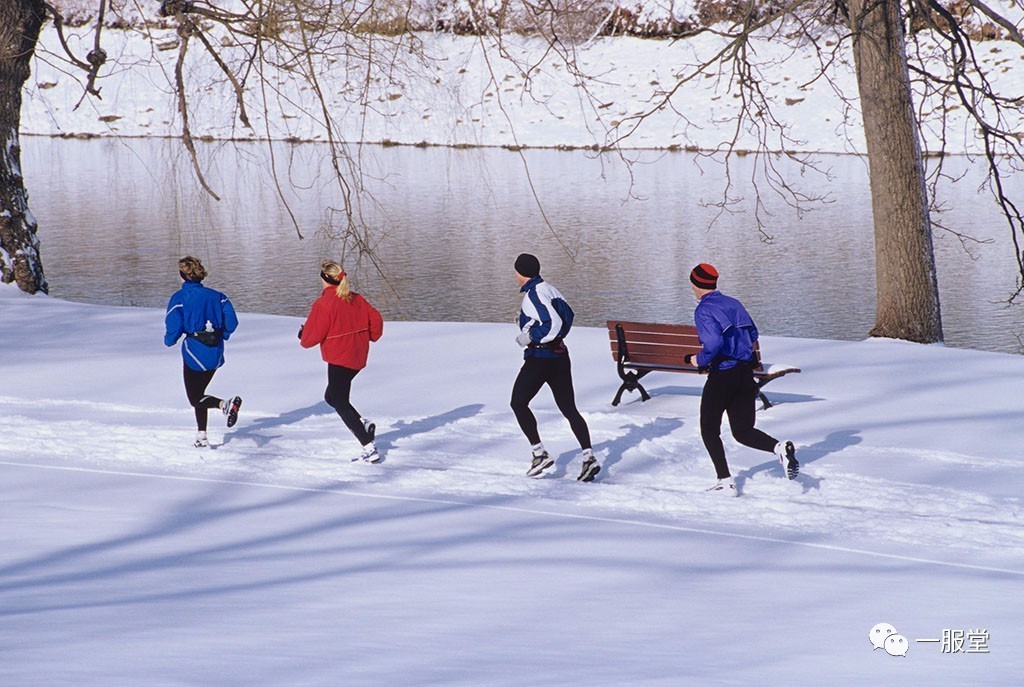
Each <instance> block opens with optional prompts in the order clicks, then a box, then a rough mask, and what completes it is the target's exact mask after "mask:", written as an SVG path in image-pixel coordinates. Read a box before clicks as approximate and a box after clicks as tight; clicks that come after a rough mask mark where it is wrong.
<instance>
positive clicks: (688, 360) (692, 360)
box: [683, 353, 697, 367]
mask: <svg viewBox="0 0 1024 687" xmlns="http://www.w3.org/2000/svg"><path fill="white" fill-rule="evenodd" d="M683 365H689V366H690V367H697V354H696V353H687V354H686V355H684V356H683Z"/></svg>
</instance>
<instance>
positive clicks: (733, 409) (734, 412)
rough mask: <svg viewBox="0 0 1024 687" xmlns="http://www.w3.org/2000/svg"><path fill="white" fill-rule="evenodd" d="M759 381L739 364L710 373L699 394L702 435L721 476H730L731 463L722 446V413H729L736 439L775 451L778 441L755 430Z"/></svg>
mask: <svg viewBox="0 0 1024 687" xmlns="http://www.w3.org/2000/svg"><path fill="white" fill-rule="evenodd" d="M756 399H757V382H755V381H754V376H753V375H752V374H751V373H750V368H749V367H747V366H746V365H743V364H740V365H737V366H736V367H732V368H729V369H728V370H719V371H717V372H712V373H711V374H710V375H708V380H707V382H705V383H704V393H703V394H702V395H701V397H700V436H701V439H703V440H704V446H705V448H707V450H708V453H709V454H710V455H711V462H712V463H714V464H715V472H717V473H718V478H719V479H724V478H726V477H728V476H729V463H727V462H726V460H725V447H724V446H723V445H722V415H723V413H724V414H728V416H729V428H730V429H731V430H732V435H733V437H734V438H735V439H736V441H738V442H740V443H741V444H743V445H744V446H749V447H750V448H756V449H757V450H759V451H768V452H769V453H770V452H772V451H773V450H775V444H777V443H778V441H776V440H775V439H774V438H772V437H771V436H769V435H767V434H765V433H764V432H762V431H761V430H759V429H754V419H755V415H756V412H755V410H754V405H755V400H756Z"/></svg>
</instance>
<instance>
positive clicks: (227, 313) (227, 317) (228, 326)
mask: <svg viewBox="0 0 1024 687" xmlns="http://www.w3.org/2000/svg"><path fill="white" fill-rule="evenodd" d="M220 305H221V309H222V310H223V312H224V340H225V341H227V340H228V339H230V338H231V335H232V334H234V333H235V330H236V329H238V315H237V314H236V313H235V306H233V305H231V300H230V299H229V298H228V297H227V296H224V300H222V301H221V304H220Z"/></svg>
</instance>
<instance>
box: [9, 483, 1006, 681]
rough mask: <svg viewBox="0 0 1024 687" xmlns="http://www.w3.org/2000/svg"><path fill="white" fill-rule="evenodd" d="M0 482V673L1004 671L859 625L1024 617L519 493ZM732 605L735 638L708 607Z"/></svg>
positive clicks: (968, 582)
mask: <svg viewBox="0 0 1024 687" xmlns="http://www.w3.org/2000/svg"><path fill="white" fill-rule="evenodd" d="M0 484H2V488H3V490H4V493H5V494H16V495H17V496H16V498H14V499H9V500H7V502H6V503H5V512H6V513H7V516H6V518H5V519H6V520H7V521H8V522H9V523H12V524H14V525H15V527H7V528H5V530H4V535H3V537H2V538H3V550H4V551H5V557H4V562H3V564H2V565H0V608H2V609H3V610H2V611H0V612H2V614H3V616H4V623H3V627H4V630H3V631H2V635H0V637H3V640H2V641H3V643H4V644H5V645H6V646H7V647H8V650H6V651H5V660H4V662H3V664H2V666H3V667H0V677H2V679H3V683H4V684H5V685H29V684H65V685H72V684H74V685H79V686H82V685H93V684H95V685H120V684H124V685H128V684H146V685H180V684H195V685H198V684H218V685H231V684H239V685H241V684H288V685H305V684H345V685H371V684H375V685H384V684H397V683H398V682H401V683H403V684H420V685H423V684H449V685H451V684H466V685H470V684H488V685H518V684H527V683H530V684H549V685H570V684H603V685H622V684H636V685H673V684H681V682H680V680H683V681H685V680H686V679H687V678H688V677H695V676H704V678H706V677H707V676H708V675H711V676H712V678H713V679H711V680H707V682H706V683H707V684H711V683H719V684H751V683H755V682H756V683H760V684H794V685H798V684H820V683H819V682H818V680H819V679H820V675H819V674H817V672H815V670H814V669H813V666H814V665H815V664H816V663H817V662H818V661H820V660H822V659H823V658H825V657H827V659H828V661H829V662H830V665H831V668H832V672H831V674H832V675H834V676H835V677H836V678H838V679H840V680H842V678H843V677H844V676H845V677H846V678H848V679H849V678H852V677H857V678H858V679H869V680H871V679H877V680H882V679H895V678H897V677H902V678H903V679H906V678H910V677H913V678H914V679H918V678H920V679H922V680H925V679H928V678H931V679H934V678H937V677H939V676H941V677H942V678H943V680H952V679H954V678H956V679H970V678H971V677H972V676H974V677H975V678H976V677H977V675H978V671H979V669H983V672H987V671H988V670H990V669H992V668H995V667H997V666H998V668H999V671H1000V673H1002V671H1003V670H1013V669H1016V670H1019V669H1020V668H1021V667H1024V659H1022V657H1021V656H1020V654H1019V652H1017V653H1016V654H1015V655H1014V656H1011V654H1012V653H1013V652H1011V651H1008V650H1007V649H1008V647H1005V645H1004V646H1003V647H1001V648H1002V651H1000V652H999V653H998V654H995V655H993V654H989V655H978V656H967V655H961V656H956V657H949V656H946V657H943V656H941V654H940V653H939V651H938V649H937V648H935V647H932V646H930V645H924V644H919V645H918V646H917V647H915V650H914V653H913V654H911V656H910V657H908V660H907V662H906V663H905V664H902V665H901V664H896V663H895V662H894V660H893V659H891V658H890V657H888V656H880V654H881V652H871V651H870V646H869V645H868V642H867V629H868V628H870V627H871V626H872V625H874V624H875V623H876V622H879V621H883V620H887V621H889V622H894V623H895V624H896V625H897V627H899V628H900V630H901V632H903V633H904V634H906V635H907V636H908V637H912V636H913V637H914V638H928V637H931V636H933V635H935V634H938V633H939V632H940V631H941V630H940V629H939V628H940V627H941V626H944V624H949V623H950V622H955V621H960V620H962V621H963V622H975V621H976V620H977V619H979V618H994V617H995V618H999V619H1000V620H1001V621H1002V623H1001V624H999V625H997V626H996V627H994V628H990V632H991V633H992V636H993V638H994V640H998V639H1000V638H1002V640H1003V642H1011V641H1013V639H1012V638H1013V637H1014V636H1019V632H1020V630H1021V629H1024V627H1022V626H1021V621H1020V619H1019V617H1018V618H1017V619H1016V620H1011V618H1010V617H1009V616H1007V615H1006V612H1005V611H1003V610H1000V609H1001V608H1002V607H1003V600H1004V599H1005V598H1009V597H1010V596H1012V595H1013V594H1014V593H1015V590H1016V588H1017V587H1018V586H1019V584H1020V581H1019V578H1017V577H1016V576H1007V575H998V574H994V573H984V574H982V573H979V572H977V571H967V570H956V569H952V568H949V567H946V566H938V567H932V566H925V567H924V568H923V569H922V568H921V567H919V566H916V565H908V564H907V562H906V561H900V560H889V559H882V558H878V557H873V556H863V555H860V554H857V553H853V552H843V551H836V550H832V551H827V550H820V549H810V548H807V547H799V546H798V547H793V546H788V545H780V544H772V543H769V542H765V541H764V540H760V539H758V540H751V539H745V538H729V537H726V538H723V537H720V536H714V535H709V534H701V533H697V532H692V531H685V530H683V531H680V530H673V529H671V528H666V527H662V526H659V527H649V526H645V525H644V524H642V523H623V522H610V521H607V520H601V519H594V518H589V517H586V516H580V515H579V514H575V515H574V514H571V513H566V514H565V515H564V516H559V515H556V514H552V513H537V512H530V510H529V504H530V503H531V502H532V500H530V499H522V498H507V497H504V498H494V497H490V498H480V499H470V500H467V501H466V502H465V503H453V502H445V501H443V500H436V501H430V500H420V499H409V498H399V497H395V496H380V495H367V494H353V493H348V492H346V491H338V490H337V489H336V488H335V487H333V486H332V487H324V488H320V489H308V488H296V487H283V488H282V487H279V486H278V487H272V486H266V485H252V484H244V483H237V482H234V483H232V482H228V481H218V480H213V479H210V480H207V479H204V478H184V477H158V476H147V475H140V474H135V475H132V474H125V473H121V474H113V473H111V472H100V471H90V470H78V469H58V470H53V469H39V468H32V467H17V466H11V465H5V466H4V468H3V470H2V471H0ZM83 525H85V526H83ZM18 533H20V534H21V535H29V534H30V535H31V536H18ZM838 571H842V584H840V585H836V581H837V580H836V574H837V572H838ZM925 573H926V574H927V579H928V587H927V590H924V589H923V588H922V587H921V586H920V582H921V581H922V579H921V578H922V575H923V574H925ZM737 583H740V584H737ZM965 588H967V589H975V590H977V589H984V592H985V593H984V594H983V595H982V596H981V597H980V598H978V597H973V596H972V595H965V594H963V593H958V590H963V589H965ZM722 589H729V590H730V592H729V594H728V596H727V597H725V598H722V597H721V596H720V591H721V590H722ZM969 597H970V598H969ZM940 600H941V604H940V606H939V609H940V610H941V613H938V612H936V611H928V612H919V611H914V612H912V613H907V612H906V611H905V610H903V611H901V612H900V613H899V616H900V617H899V620H896V619H894V618H893V619H891V620H889V619H890V618H892V616H893V615H894V613H893V608H898V607H903V606H906V605H909V606H911V607H914V606H920V607H925V605H926V603H938V602H939V601H940ZM826 608H827V609H828V610H827V612H826V610H825V609H826ZM797 609H798V610H797ZM737 614H739V615H742V617H743V619H744V620H743V622H744V625H745V627H746V628H747V630H746V635H745V637H746V638H745V639H744V641H737V639H738V637H737V636H736V634H735V627H734V626H733V624H732V623H731V622H725V623H723V622H722V620H723V619H724V618H728V617H730V616H736V615H737ZM86 628H88V630H87V631H83V630H85V629H86ZM749 628H763V630H762V631H755V632H753V633H750V631H749ZM913 633H916V636H915V635H913ZM14 638H17V639H16V640H15V639H14ZM993 643H995V641H993ZM996 646H997V647H998V646H999V645H998V644H997V645H996ZM943 659H945V660H943ZM726 666H728V669H727V670H726V669H725V667H726ZM719 671H723V672H719Z"/></svg>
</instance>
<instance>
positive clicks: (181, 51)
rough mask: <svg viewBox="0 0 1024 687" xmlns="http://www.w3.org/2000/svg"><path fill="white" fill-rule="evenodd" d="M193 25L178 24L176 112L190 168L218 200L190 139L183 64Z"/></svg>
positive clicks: (184, 19)
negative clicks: (207, 181)
mask: <svg viewBox="0 0 1024 687" xmlns="http://www.w3.org/2000/svg"><path fill="white" fill-rule="evenodd" d="M193 30H194V25H193V23H192V20H191V19H188V18H184V17H183V18H182V22H181V24H180V25H179V26H178V36H179V37H180V38H181V45H180V46H179V47H178V61H177V62H176V63H175V65H174V84H175V87H176V88H175V90H176V91H177V94H178V112H179V113H181V138H182V141H183V142H184V144H185V149H186V150H187V151H188V155H189V158H190V159H191V160H192V169H193V170H195V173H196V178H197V179H198V180H199V184H200V185H201V186H202V187H203V190H205V191H206V192H207V193H209V194H210V195H211V196H212V197H213V199H214V200H220V196H218V195H217V194H216V193H214V191H213V189H212V188H210V185H209V184H208V183H206V177H205V176H204V175H203V170H202V168H200V166H199V156H198V155H197V154H196V146H195V142H194V141H193V140H192V130H191V129H190V128H189V124H188V100H187V98H186V96H185V77H184V69H183V68H184V65H185V55H186V54H187V53H188V40H189V37H190V36H191V35H192V33H193Z"/></svg>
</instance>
